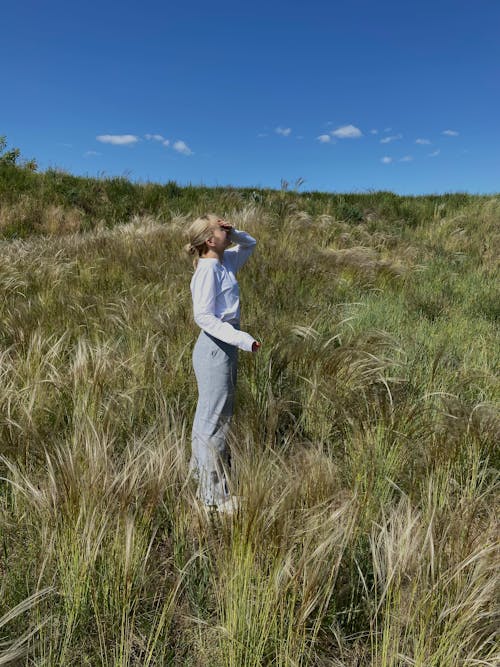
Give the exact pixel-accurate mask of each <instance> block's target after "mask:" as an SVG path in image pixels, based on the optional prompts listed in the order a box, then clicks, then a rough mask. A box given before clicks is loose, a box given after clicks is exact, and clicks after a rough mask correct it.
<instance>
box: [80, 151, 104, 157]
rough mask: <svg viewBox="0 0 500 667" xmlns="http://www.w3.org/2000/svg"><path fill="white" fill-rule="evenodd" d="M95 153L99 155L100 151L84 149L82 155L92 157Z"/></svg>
mask: <svg viewBox="0 0 500 667" xmlns="http://www.w3.org/2000/svg"><path fill="white" fill-rule="evenodd" d="M95 155H101V153H98V152H97V151H85V153H84V154H83V157H94V156H95Z"/></svg>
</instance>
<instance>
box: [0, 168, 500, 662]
mask: <svg viewBox="0 0 500 667" xmlns="http://www.w3.org/2000/svg"><path fill="white" fill-rule="evenodd" d="M206 211H214V212H217V213H220V214H222V215H224V216H226V217H227V218H228V219H229V220H230V221H231V222H233V223H234V224H235V225H236V227H237V228H239V229H245V230H247V231H249V232H250V233H251V234H252V235H253V236H255V237H256V238H257V240H258V247H257V250H256V252H255V255H254V256H253V257H252V259H251V260H250V261H249V263H248V265H247V266H246V267H245V269H244V270H243V271H242V273H241V278H240V285H241V292H242V317H243V319H242V328H244V329H245V330H246V331H249V332H250V333H252V334H253V335H254V336H255V337H256V338H258V339H259V340H261V341H262V344H263V347H262V351H261V353H259V354H257V355H251V354H245V353H241V354H240V366H239V380H238V383H239V384H238V404H237V411H236V415H235V418H234V421H233V432H232V434H231V442H232V451H233V469H234V479H233V483H234V488H235V492H237V493H238V494H241V495H242V496H243V497H244V498H245V509H244V511H243V512H241V513H240V514H239V515H238V516H237V517H236V518H234V519H233V520H232V521H227V520H221V519H219V518H217V517H212V518H211V519H210V520H207V519H206V518H205V517H204V516H203V514H202V513H200V511H199V509H198V508H197V506H196V503H195V501H194V487H193V485H192V483H191V482H190V481H189V480H188V479H187V461H188V456H189V446H190V445H189V440H190V427H191V423H192V418H193V413H194V408H195V403H196V385H195V380H194V375H193V372H192V367H191V351H192V347H193V344H194V341H195V339H196V336H197V335H198V331H197V328H196V326H195V325H194V323H193V321H192V315H191V301H190V293H189V280H190V276H191V271H192V267H191V264H190V260H189V258H187V256H186V257H185V256H184V255H183V254H182V246H183V244H184V242H185V240H184V238H183V230H184V228H185V227H186V225H187V224H188V223H189V221H190V220H191V219H192V218H193V217H195V216H196V215H197V214H198V213H201V212H206ZM499 220H500V197H493V196H492V197H479V196H471V195H466V194H450V195H443V196H428V197H398V196H396V195H394V194H392V193H388V192H378V193H376V192H374V193H367V194H345V195H341V194H325V193H316V192H303V193H300V192H296V191H294V190H290V188H287V187H286V184H284V187H283V188H282V190H281V191H271V190H251V189H238V188H214V189H209V188H198V187H186V188H182V187H179V186H178V185H176V184H175V183H167V184H166V185H157V184H143V185H140V184H133V183H130V182H129V181H127V180H126V179H124V178H119V179H104V178H103V179H85V178H77V177H74V176H71V175H69V174H65V173H61V172H58V171H47V172H45V173H42V174H37V173H36V172H34V171H32V170H31V169H29V168H27V167H21V168H20V167H19V166H15V165H13V164H7V163H3V164H0V234H1V235H2V240H1V241H0V256H1V261H0V289H1V295H2V299H1V301H0V308H1V313H0V372H1V377H2V381H1V383H0V454H1V459H0V476H1V477H2V480H1V481H0V572H1V574H2V576H1V579H0V638H1V641H2V642H6V643H4V645H3V647H0V651H3V653H0V656H2V657H1V658H0V664H4V663H3V662H2V659H3V660H4V661H7V659H11V660H12V661H13V663H12V664H18V665H40V666H42V665H43V666H44V667H45V666H47V667H48V666H52V665H54V666H55V665H64V666H66V665H75V666H77V665H78V666H80V665H107V666H108V665H109V666H111V665H113V666H118V665H119V666H125V665H127V666H128V665H141V667H142V666H144V665H192V666H195V665H196V666H198V665H199V666H203V667H221V666H224V667H226V666H227V667H250V666H255V667H260V666H262V665H278V666H283V667H285V666H292V665H293V666H295V665H303V666H304V667H305V666H311V665H318V666H325V667H326V666H327V665H329V666H333V665H348V666H353V667H354V666H355V665H378V666H380V667H382V666H383V667H387V666H389V667H396V666H398V667H399V666H400V665H418V666H420V667H432V666H434V667H456V666H458V665H477V664H481V665H496V664H498V659H499V656H498V653H497V652H496V651H497V648H496V643H495V632H496V631H497V621H498V619H497V618H496V617H495V613H496V606H495V605H496V595H495V586H496V580H495V573H496V572H498V566H499V564H500V563H499V553H498V533H497V517H498V513H499V502H498V499H499V495H498V475H497V472H496V470H497V468H498V442H499V439H500V420H499V416H498V411H497V405H498V397H499V395H498V388H499V386H498V364H499V345H498V343H499V337H498V320H499V304H500V295H499V293H498V285H499V284H500V281H499V270H498V269H499V265H498V257H499V250H500V225H499ZM2 615H3V616H2Z"/></svg>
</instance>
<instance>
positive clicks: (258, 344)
mask: <svg viewBox="0 0 500 667" xmlns="http://www.w3.org/2000/svg"><path fill="white" fill-rule="evenodd" d="M261 347H262V343H258V342H257V341H256V340H254V342H253V345H252V352H257V351H258V350H260V348H261Z"/></svg>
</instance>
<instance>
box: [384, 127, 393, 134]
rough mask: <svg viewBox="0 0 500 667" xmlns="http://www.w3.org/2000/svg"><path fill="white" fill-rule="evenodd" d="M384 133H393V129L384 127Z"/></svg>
mask: <svg viewBox="0 0 500 667" xmlns="http://www.w3.org/2000/svg"><path fill="white" fill-rule="evenodd" d="M384 132H385V133H386V134H387V133H388V132H392V127H384Z"/></svg>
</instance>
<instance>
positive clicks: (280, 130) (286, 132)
mask: <svg viewBox="0 0 500 667" xmlns="http://www.w3.org/2000/svg"><path fill="white" fill-rule="evenodd" d="M274 131H275V132H276V134H281V136H282V137H289V136H290V135H291V133H292V128H291V127H277V128H276V129H275V130H274Z"/></svg>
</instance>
